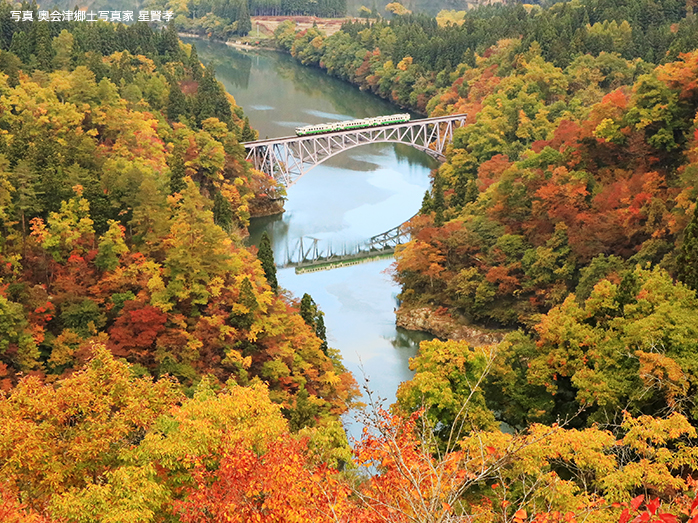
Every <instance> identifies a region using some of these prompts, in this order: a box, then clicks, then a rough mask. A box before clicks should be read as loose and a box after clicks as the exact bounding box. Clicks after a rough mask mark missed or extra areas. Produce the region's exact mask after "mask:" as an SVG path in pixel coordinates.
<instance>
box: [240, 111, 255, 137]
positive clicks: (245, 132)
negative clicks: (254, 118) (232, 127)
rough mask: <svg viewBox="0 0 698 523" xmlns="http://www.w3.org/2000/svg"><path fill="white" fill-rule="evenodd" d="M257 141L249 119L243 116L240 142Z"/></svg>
mask: <svg viewBox="0 0 698 523" xmlns="http://www.w3.org/2000/svg"><path fill="white" fill-rule="evenodd" d="M256 139H257V133H256V132H254V131H253V130H252V128H251V127H250V119H249V118H248V117H247V116H245V120H244V123H243V126H242V137H241V141H242V142H252V141H254V140H256Z"/></svg>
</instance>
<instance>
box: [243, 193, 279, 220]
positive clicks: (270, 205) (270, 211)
mask: <svg viewBox="0 0 698 523" xmlns="http://www.w3.org/2000/svg"><path fill="white" fill-rule="evenodd" d="M248 205H249V206H250V218H264V217H265V216H276V215H277V214H283V213H284V212H286V209H284V200H283V199H280V200H272V199H271V198H264V197H261V198H254V199H252V200H250V201H249V203H248Z"/></svg>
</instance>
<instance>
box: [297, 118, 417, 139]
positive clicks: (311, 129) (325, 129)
mask: <svg viewBox="0 0 698 523" xmlns="http://www.w3.org/2000/svg"><path fill="white" fill-rule="evenodd" d="M409 121H410V115H409V114H407V113H404V114H391V115H386V116H375V117H373V118H362V119H360V120H346V121H343V122H332V123H320V124H315V125H306V126H304V127H297V128H296V136H309V135H313V134H322V133H332V132H336V131H351V130H353V129H363V128H366V127H378V126H380V125H390V124H395V123H405V122H409Z"/></svg>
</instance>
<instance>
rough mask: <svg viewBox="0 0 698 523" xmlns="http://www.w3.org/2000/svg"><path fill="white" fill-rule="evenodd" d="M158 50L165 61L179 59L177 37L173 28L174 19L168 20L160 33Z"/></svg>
mask: <svg viewBox="0 0 698 523" xmlns="http://www.w3.org/2000/svg"><path fill="white" fill-rule="evenodd" d="M158 51H159V52H160V55H161V56H164V57H165V61H167V62H175V61H179V60H180V50H179V37H178V36H177V29H176V28H175V24H174V20H170V23H169V24H167V28H166V29H163V30H162V32H161V33H160V45H159V49H158Z"/></svg>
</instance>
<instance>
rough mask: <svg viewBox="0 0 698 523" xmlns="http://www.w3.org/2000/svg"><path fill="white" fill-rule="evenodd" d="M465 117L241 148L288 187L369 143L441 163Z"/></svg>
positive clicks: (271, 142) (428, 119) (278, 139)
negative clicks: (397, 145)
mask: <svg viewBox="0 0 698 523" xmlns="http://www.w3.org/2000/svg"><path fill="white" fill-rule="evenodd" d="M465 118H466V115H464V114H458V115H451V116H440V117H436V118H424V119H422V120H414V121H410V122H405V123H400V124H392V125H385V126H380V127H369V128H365V129H354V130H350V131H337V132H332V133H324V134H319V135H313V136H290V137H286V138H277V139H271V140H258V141H255V142H247V143H244V144H243V145H244V146H245V148H246V149H247V160H249V161H250V162H251V163H252V164H253V165H254V167H255V169H257V170H260V171H262V172H265V173H267V174H268V175H270V176H273V177H274V178H276V179H277V180H278V181H279V182H281V183H283V184H284V185H285V186H286V187H290V186H291V185H293V184H294V183H295V182H296V181H298V179H299V178H300V177H301V176H303V175H304V174H306V173H307V172H309V171H310V170H311V169H313V168H314V167H316V166H317V165H320V164H321V163H322V162H324V161H325V160H327V159H329V158H332V157H333V156H336V155H338V154H340V153H342V152H344V151H348V150H349V149H353V148H355V147H359V146H362V145H368V144H373V143H400V144H405V145H410V146H412V147H414V148H415V149H417V150H420V151H424V152H426V153H427V154H429V155H430V156H432V157H434V158H436V159H438V160H443V159H444V152H445V150H446V146H447V145H448V144H449V143H451V142H452V141H453V132H454V131H455V129H456V128H457V127H459V126H462V125H463V124H464V123H465Z"/></svg>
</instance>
